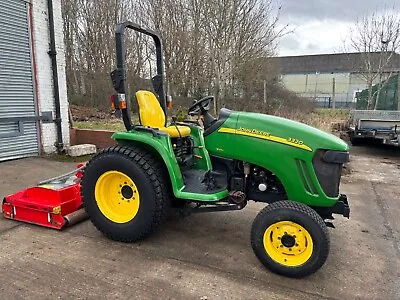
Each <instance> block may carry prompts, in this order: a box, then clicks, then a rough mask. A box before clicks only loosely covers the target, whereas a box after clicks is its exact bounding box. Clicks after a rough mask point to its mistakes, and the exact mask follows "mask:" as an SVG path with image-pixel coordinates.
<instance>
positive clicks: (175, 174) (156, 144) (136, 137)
mask: <svg viewBox="0 0 400 300" xmlns="http://www.w3.org/2000/svg"><path fill="white" fill-rule="evenodd" d="M111 138H112V139H114V140H116V141H117V142H118V144H120V145H134V146H136V147H140V148H143V149H145V150H147V151H149V152H151V153H152V154H153V155H155V156H157V157H158V158H159V159H161V160H162V161H163V162H164V165H165V167H166V168H167V170H168V173H169V176H170V180H171V185H172V190H173V193H174V195H175V196H178V195H179V192H180V190H181V189H183V187H184V182H183V177H182V173H181V171H180V168H179V165H178V162H177V161H176V158H175V155H174V150H173V148H172V144H171V140H170V139H169V137H168V136H167V135H165V136H164V135H159V136H153V135H151V134H148V133H144V132H137V131H130V132H116V133H114V134H113V135H112V136H111Z"/></svg>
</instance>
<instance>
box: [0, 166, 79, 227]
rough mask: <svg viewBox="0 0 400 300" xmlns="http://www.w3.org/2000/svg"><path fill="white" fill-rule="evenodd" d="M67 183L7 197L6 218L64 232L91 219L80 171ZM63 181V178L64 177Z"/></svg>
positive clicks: (3, 206) (4, 206)
mask: <svg viewBox="0 0 400 300" xmlns="http://www.w3.org/2000/svg"><path fill="white" fill-rule="evenodd" d="M67 175H68V176H65V178H64V180H61V179H59V178H60V177H59V178H58V179H57V180H54V181H51V180H50V181H48V182H46V184H42V185H39V186H35V187H31V188H27V189H25V190H22V191H19V192H17V193H15V194H12V195H8V196H6V197H5V198H4V200H3V204H2V210H3V215H4V217H5V218H7V219H12V220H16V221H21V222H26V223H31V224H36V225H40V226H44V227H49V228H54V229H59V230H60V229H63V228H65V227H66V226H68V225H72V224H75V223H77V222H79V221H82V220H84V219H85V218H87V216H86V213H85V211H84V209H83V208H82V199H81V195H80V182H79V181H80V180H79V178H80V176H81V174H80V172H79V169H78V173H76V174H74V175H73V176H71V174H70V173H68V174H67ZM61 178H62V176H61Z"/></svg>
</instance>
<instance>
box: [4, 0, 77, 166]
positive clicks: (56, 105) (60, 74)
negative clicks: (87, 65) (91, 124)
mask: <svg viewBox="0 0 400 300" xmlns="http://www.w3.org/2000/svg"><path fill="white" fill-rule="evenodd" d="M68 144H69V126H68V101H67V90H66V79H65V55H64V45H63V24H62V15H61V0H34V1H32V0H31V1H29V0H2V1H0V161H2V160H7V159H14V158H20V157H27V156H35V155H40V154H41V153H50V152H54V151H56V150H57V148H58V149H63V148H64V147H66V146H67V145H68Z"/></svg>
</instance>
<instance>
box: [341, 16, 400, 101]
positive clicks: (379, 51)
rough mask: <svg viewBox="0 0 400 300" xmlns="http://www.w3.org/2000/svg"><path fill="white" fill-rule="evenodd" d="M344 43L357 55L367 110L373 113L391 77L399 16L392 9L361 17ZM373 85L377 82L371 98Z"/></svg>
mask: <svg viewBox="0 0 400 300" xmlns="http://www.w3.org/2000/svg"><path fill="white" fill-rule="evenodd" d="M348 42H349V45H348V46H349V47H350V50H352V51H356V52H360V53H361V60H360V61H357V62H356V63H357V66H356V67H357V71H358V73H359V76H360V77H361V78H363V79H364V80H365V82H366V84H367V87H368V102H367V103H368V105H367V107H368V109H372V108H373V109H377V107H378V103H379V96H380V92H381V90H382V88H383V87H384V86H385V85H386V83H387V81H388V80H389V78H390V77H391V76H392V75H393V69H392V68H391V65H392V60H393V58H394V57H393V55H395V53H396V51H398V50H399V49H400V14H399V13H398V11H396V10H395V9H394V8H393V9H390V10H383V11H381V10H376V11H374V12H373V13H372V14H366V15H363V16H361V17H360V18H358V19H357V21H356V23H355V24H354V26H353V27H352V28H351V31H350V37H349V41H348ZM374 82H377V90H376V93H375V94H373V93H372V86H373V84H374ZM374 98H375V99H376V101H375V104H373V99H374Z"/></svg>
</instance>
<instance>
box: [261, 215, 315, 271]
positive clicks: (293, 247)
mask: <svg viewBox="0 0 400 300" xmlns="http://www.w3.org/2000/svg"><path fill="white" fill-rule="evenodd" d="M263 243H264V248H265V251H266V252H267V254H268V255H269V256H270V257H271V258H272V259H273V260H274V261H275V262H277V263H279V264H281V265H284V266H288V267H297V266H301V265H303V264H304V263H306V262H307V261H308V260H309V259H310V257H311V255H312V253H313V241H312V238H311V235H310V233H309V232H308V231H307V230H305V229H304V227H303V226H301V225H299V224H296V223H294V222H291V221H280V222H277V223H274V224H272V225H271V226H269V227H268V228H267V230H266V231H265V233H264V238H263Z"/></svg>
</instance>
